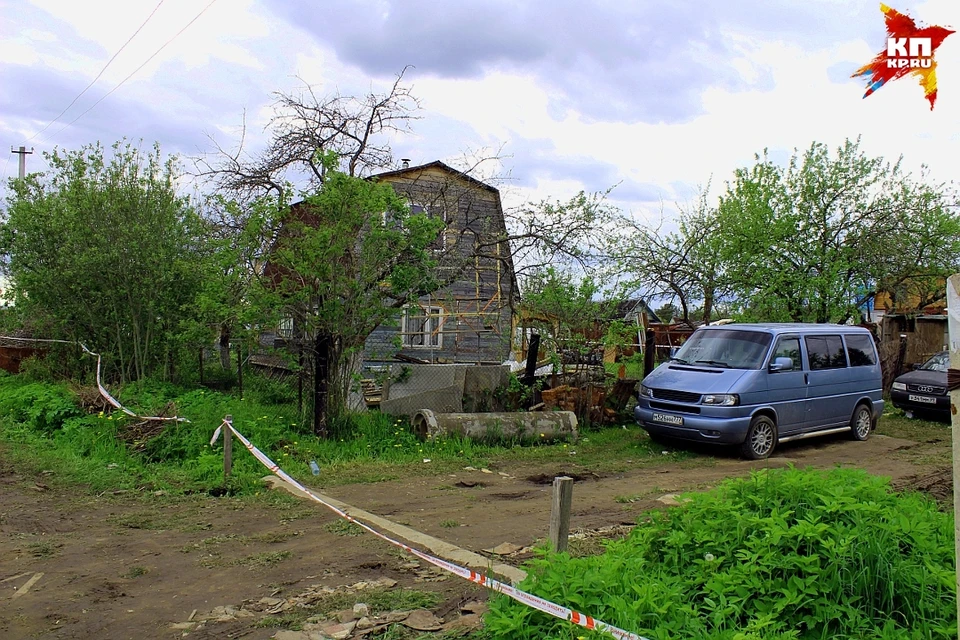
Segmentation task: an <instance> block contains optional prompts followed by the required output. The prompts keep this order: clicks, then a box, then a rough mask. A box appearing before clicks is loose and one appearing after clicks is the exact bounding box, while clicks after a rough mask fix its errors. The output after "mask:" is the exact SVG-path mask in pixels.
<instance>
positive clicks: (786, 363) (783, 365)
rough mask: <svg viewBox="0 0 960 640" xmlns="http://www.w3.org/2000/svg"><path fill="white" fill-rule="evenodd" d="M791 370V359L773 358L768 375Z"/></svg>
mask: <svg viewBox="0 0 960 640" xmlns="http://www.w3.org/2000/svg"><path fill="white" fill-rule="evenodd" d="M791 369H793V358H784V357H780V358H774V360H773V362H771V363H770V373H774V372H776V371H790V370H791Z"/></svg>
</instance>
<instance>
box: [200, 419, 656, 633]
mask: <svg viewBox="0 0 960 640" xmlns="http://www.w3.org/2000/svg"><path fill="white" fill-rule="evenodd" d="M224 427H226V428H227V429H229V430H230V432H232V433H233V435H235V436H236V437H237V439H238V440H240V442H242V443H243V446H245V447H246V448H247V450H248V451H249V452H250V453H252V454H253V457H255V458H256V459H257V460H259V461H260V462H261V463H262V464H263V465H264V466H265V467H267V468H268V469H269V470H270V472H271V473H273V474H275V475H277V476H279V477H280V478H281V479H283V480H284V481H286V482H288V483H290V484H291V485H293V486H294V487H296V488H297V489H299V490H301V491H303V492H304V493H306V494H307V495H308V496H310V498H311V499H313V500H314V501H316V502H318V503H320V504H322V505H323V506H325V507H327V508H328V509H330V510H331V511H333V512H334V513H336V514H337V515H338V516H340V517H341V518H344V519H346V520H349V521H350V522H352V523H354V524H355V525H357V526H359V527H362V528H363V529H364V530H366V531H369V532H370V533H372V534H373V535H375V536H377V537H378V538H380V539H381V540H385V541H386V542H389V543H390V544H392V545H394V546H397V547H400V548H401V549H403V550H404V551H407V552H408V553H412V554H413V555H415V556H417V557H418V558H420V559H421V560H425V561H427V562H429V563H430V564H432V565H434V566H436V567H439V568H441V569H444V570H446V571H449V572H450V573H453V574H456V575H458V576H460V577H461V578H464V579H466V580H469V581H471V582H475V583H477V584H479V585H481V586H484V587H486V588H487V589H490V590H492V591H496V592H497V593H502V594H504V595H506V596H509V597H511V598H513V599H514V600H516V601H517V602H521V603H523V604H525V605H527V606H528V607H533V608H534V609H537V610H538V611H542V612H544V613H547V614H550V615H552V616H554V617H557V618H560V619H561V620H569V621H570V622H572V623H574V624H576V625H580V626H581V627H585V628H587V629H596V630H597V631H602V632H605V633H609V634H610V635H611V636H613V637H614V638H618V639H619V640H647V638H644V637H643V636H638V635H637V634H635V633H630V632H629V631H624V630H623V629H620V628H618V627H615V626H613V625H610V624H607V623H606V622H601V621H600V620H597V619H595V618H591V617H590V616H588V615H585V614H582V613H580V612H578V611H574V610H573V609H568V608H566V607H563V606H560V605H558V604H554V603H552V602H550V601H549V600H544V599H543V598H538V597H537V596H534V595H531V594H529V593H527V592H525V591H521V590H519V589H517V588H515V587H512V586H510V585H508V584H505V583H503V582H500V581H499V580H494V579H493V578H488V577H487V576H486V575H484V574H481V573H477V572H476V571H471V570H470V569H465V568H464V567H461V566H459V565H455V564H453V563H451V562H447V561H446V560H441V559H440V558H435V557H434V556H431V555H429V554H427V553H424V552H423V551H420V550H418V549H414V548H413V547H410V546H408V545H405V544H403V543H402V542H399V541H397V540H394V539H393V538H390V537H388V536H385V535H384V534H382V533H380V532H379V531H377V530H376V529H374V528H373V527H371V526H369V525H367V524H364V523H363V522H361V521H359V520H356V519H355V518H353V517H351V516H350V515H349V514H348V513H346V512H344V511H342V510H341V509H338V508H337V507H335V506H333V505H332V504H330V503H328V502H326V501H324V500H323V499H322V498H320V497H319V496H317V495H316V494H314V493H313V492H312V491H310V490H309V489H307V488H306V487H305V486H303V485H302V484H300V483H299V482H297V481H296V480H294V479H293V478H292V477H290V475H288V474H287V473H286V472H285V471H284V470H283V469H281V468H280V467H279V466H278V465H277V464H276V463H275V462H274V461H273V460H271V459H270V458H269V457H268V456H267V455H266V454H265V453H264V452H262V451H260V449H258V448H256V447H255V446H253V444H251V443H250V441H249V440H247V439H246V438H245V437H244V436H243V434H242V433H240V432H239V431H237V430H236V429H235V428H234V427H233V423H232V422H231V421H229V420H224V421H223V423H222V424H221V425H220V426H219V427H217V430H216V431H214V433H213V438H211V439H210V444H211V445H212V444H213V443H215V442H216V441H217V438H219V437H220V433H221V431H222V430H223V428H224Z"/></svg>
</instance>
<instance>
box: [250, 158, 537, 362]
mask: <svg viewBox="0 0 960 640" xmlns="http://www.w3.org/2000/svg"><path fill="white" fill-rule="evenodd" d="M406 164H407V163H406V161H405V166H404V167H403V168H402V169H398V170H396V171H389V172H386V173H381V174H377V175H374V176H371V177H370V178H369V179H370V180H377V181H380V182H385V183H388V184H390V185H391V186H392V187H393V188H394V190H395V191H396V192H397V193H398V194H399V195H400V196H402V197H403V198H405V199H406V200H407V202H408V204H409V205H410V208H411V211H412V213H425V214H427V215H430V216H436V217H439V218H441V219H442V220H443V221H444V223H445V224H444V229H443V232H442V233H441V235H440V237H439V238H438V239H437V241H436V242H435V243H434V245H433V246H432V247H431V250H432V251H433V253H434V257H435V259H436V260H437V262H438V267H437V277H438V279H439V280H440V282H441V283H442V284H441V287H440V288H439V289H438V290H437V291H435V292H433V293H431V294H430V295H426V296H423V297H421V298H420V299H419V300H418V301H416V302H413V303H410V304H407V305H404V306H403V307H402V308H400V309H398V311H397V318H396V320H395V321H394V322H389V323H384V324H382V325H380V326H379V327H377V329H375V330H374V331H373V333H372V334H371V335H370V336H369V337H368V338H367V341H366V344H365V347H364V357H363V364H364V369H365V370H366V372H368V373H369V372H370V371H371V370H373V371H375V370H378V369H380V368H382V367H384V366H386V365H388V364H390V363H393V362H397V360H401V361H406V362H423V363H470V364H474V363H478V364H480V363H482V364H492V363H495V364H500V363H501V362H503V361H504V360H505V359H506V358H507V357H508V355H509V351H510V335H511V330H512V316H513V309H514V307H515V306H516V299H517V295H518V289H517V284H516V275H515V272H514V269H513V259H512V256H511V253H510V248H509V245H508V243H507V241H506V239H505V236H506V224H505V221H504V216H503V208H502V205H501V202H500V192H499V191H498V190H497V189H496V188H494V187H492V186H490V185H488V184H486V183H484V182H481V181H479V180H477V179H475V178H472V177H470V176H469V175H467V174H464V173H462V172H460V171H457V170H456V169H453V168H451V167H449V166H447V165H446V164H444V163H442V162H439V161H436V162H431V163H429V164H424V165H420V166H415V167H410V166H406ZM291 214H292V215H293V216H294V217H297V218H300V217H301V216H304V215H306V216H309V212H308V211H307V210H306V209H305V208H304V207H303V206H302V205H301V203H297V204H294V205H292V206H291ZM293 335H294V326H293V320H292V319H287V320H284V321H281V323H280V326H278V327H277V330H276V332H275V333H268V334H264V335H263V336H261V341H262V342H263V343H264V344H266V345H269V346H273V347H280V348H282V347H285V346H286V345H287V340H289V339H290V338H292V336H293ZM257 360H258V362H257V364H261V365H264V366H278V367H279V366H281V365H280V364H279V359H277V358H270V357H266V356H261V357H258V358H257Z"/></svg>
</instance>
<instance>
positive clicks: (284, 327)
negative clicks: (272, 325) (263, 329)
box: [277, 316, 293, 340]
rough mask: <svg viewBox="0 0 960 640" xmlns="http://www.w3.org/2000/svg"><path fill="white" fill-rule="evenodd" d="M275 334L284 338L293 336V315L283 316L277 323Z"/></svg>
mask: <svg viewBox="0 0 960 640" xmlns="http://www.w3.org/2000/svg"><path fill="white" fill-rule="evenodd" d="M277 335H278V336H279V337H280V338H283V339H284V340H290V339H291V338H293V316H283V317H282V318H280V322H278V323H277Z"/></svg>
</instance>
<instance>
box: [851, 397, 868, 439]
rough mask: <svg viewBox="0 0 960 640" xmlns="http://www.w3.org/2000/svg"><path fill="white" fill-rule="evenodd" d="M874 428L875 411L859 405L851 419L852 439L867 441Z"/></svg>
mask: <svg viewBox="0 0 960 640" xmlns="http://www.w3.org/2000/svg"><path fill="white" fill-rule="evenodd" d="M872 428H873V411H871V410H870V407H868V406H867V405H865V404H858V405H857V408H856V409H854V410H853V417H852V418H850V437H851V438H853V439H854V440H866V439H867V438H869V437H870V430H871V429H872Z"/></svg>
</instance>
